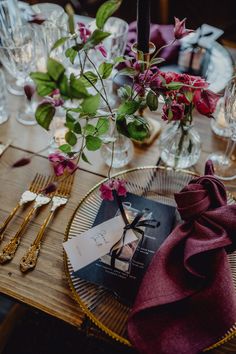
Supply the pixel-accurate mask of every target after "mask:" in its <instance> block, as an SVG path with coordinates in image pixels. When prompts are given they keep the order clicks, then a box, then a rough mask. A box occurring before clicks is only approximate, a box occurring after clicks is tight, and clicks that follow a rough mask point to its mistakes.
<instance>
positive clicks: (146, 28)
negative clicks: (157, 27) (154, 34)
mask: <svg viewBox="0 0 236 354" xmlns="http://www.w3.org/2000/svg"><path fill="white" fill-rule="evenodd" d="M150 3H151V0H137V32H138V38H137V49H138V50H140V51H142V52H143V53H148V52H149V37H150Z"/></svg>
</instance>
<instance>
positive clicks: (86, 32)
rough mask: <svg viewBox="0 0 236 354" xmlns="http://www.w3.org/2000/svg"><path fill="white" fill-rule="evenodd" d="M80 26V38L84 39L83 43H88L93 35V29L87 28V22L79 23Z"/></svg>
mask: <svg viewBox="0 0 236 354" xmlns="http://www.w3.org/2000/svg"><path fill="white" fill-rule="evenodd" d="M78 27H79V34H80V39H81V40H82V42H83V43H86V42H87V40H88V38H89V36H90V35H91V31H90V30H89V29H88V28H86V26H85V24H84V23H82V22H79V23H78Z"/></svg>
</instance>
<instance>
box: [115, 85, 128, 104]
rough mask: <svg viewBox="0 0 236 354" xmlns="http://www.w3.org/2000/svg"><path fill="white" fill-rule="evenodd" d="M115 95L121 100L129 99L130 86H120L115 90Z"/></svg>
mask: <svg viewBox="0 0 236 354" xmlns="http://www.w3.org/2000/svg"><path fill="white" fill-rule="evenodd" d="M117 94H118V96H119V97H120V98H121V99H122V100H127V99H128V98H129V97H131V94H132V88H131V87H130V86H128V85H125V86H121V87H120V88H119V89H118V90H117Z"/></svg>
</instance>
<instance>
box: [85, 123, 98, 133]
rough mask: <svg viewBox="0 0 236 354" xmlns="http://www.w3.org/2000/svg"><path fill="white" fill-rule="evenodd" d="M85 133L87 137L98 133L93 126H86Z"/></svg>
mask: <svg viewBox="0 0 236 354" xmlns="http://www.w3.org/2000/svg"><path fill="white" fill-rule="evenodd" d="M84 132H85V134H87V135H93V134H94V133H95V132H96V128H95V127H94V125H92V124H86V126H85V127H84Z"/></svg>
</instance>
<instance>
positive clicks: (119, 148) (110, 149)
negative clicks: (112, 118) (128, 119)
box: [100, 122, 134, 168]
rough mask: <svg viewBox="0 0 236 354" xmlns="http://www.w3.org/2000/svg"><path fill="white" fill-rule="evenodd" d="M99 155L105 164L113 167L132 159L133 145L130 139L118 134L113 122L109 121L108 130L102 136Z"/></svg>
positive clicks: (122, 165) (122, 164) (123, 164)
mask: <svg viewBox="0 0 236 354" xmlns="http://www.w3.org/2000/svg"><path fill="white" fill-rule="evenodd" d="M103 142H104V143H103V145H102V147H101V150H100V151H101V156H102V158H103V161H104V162H105V163H106V165H108V166H111V165H112V167H113V168H122V167H124V166H126V165H128V163H129V162H130V161H131V160H132V158H133V154H134V147H133V143H132V141H131V140H130V139H129V138H127V137H126V136H124V135H122V134H119V132H118V131H117V129H116V126H115V123H114V122H113V123H111V126H110V131H109V133H108V134H107V135H106V136H103Z"/></svg>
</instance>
